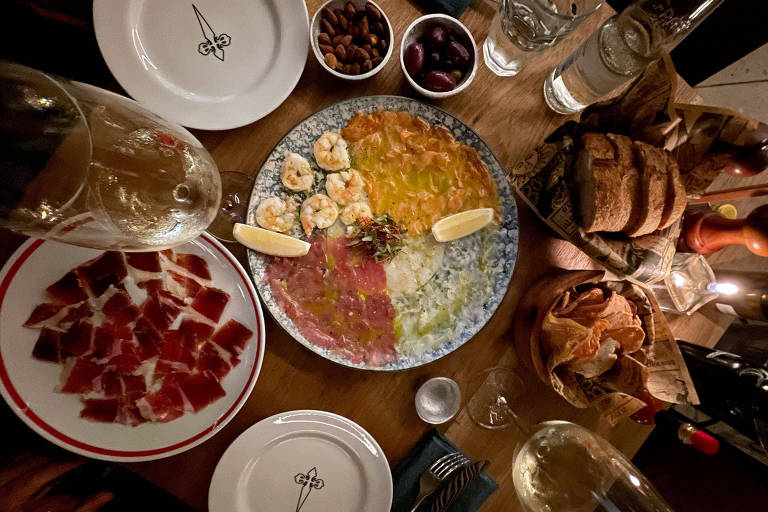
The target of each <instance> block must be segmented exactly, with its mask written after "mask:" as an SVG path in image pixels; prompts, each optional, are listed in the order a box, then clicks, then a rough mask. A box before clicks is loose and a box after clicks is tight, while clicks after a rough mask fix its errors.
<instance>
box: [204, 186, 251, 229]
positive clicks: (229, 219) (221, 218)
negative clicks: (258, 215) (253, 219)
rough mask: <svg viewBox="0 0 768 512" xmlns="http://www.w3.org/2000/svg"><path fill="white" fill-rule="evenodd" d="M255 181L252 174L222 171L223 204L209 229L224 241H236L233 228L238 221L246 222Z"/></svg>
mask: <svg viewBox="0 0 768 512" xmlns="http://www.w3.org/2000/svg"><path fill="white" fill-rule="evenodd" d="M253 181H254V179H253V178H252V177H251V176H248V175H247V174H245V173H242V172H240V171H224V172H222V173H221V195H222V197H221V205H220V206H219V211H218V213H217V214H216V218H214V219H213V222H212V223H211V225H210V226H208V230H207V231H208V232H209V233H210V234H212V235H213V236H215V237H216V238H218V239H219V240H221V241H222V242H227V243H235V242H236V240H235V237H234V235H233V234H232V228H233V227H234V225H235V224H237V223H242V224H245V223H246V216H247V214H248V199H249V197H250V195H251V189H252V188H253Z"/></svg>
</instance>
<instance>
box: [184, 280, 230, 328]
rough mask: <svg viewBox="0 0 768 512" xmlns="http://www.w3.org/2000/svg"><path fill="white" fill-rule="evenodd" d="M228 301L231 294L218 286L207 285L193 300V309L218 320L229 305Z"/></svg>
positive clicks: (215, 320)
mask: <svg viewBox="0 0 768 512" xmlns="http://www.w3.org/2000/svg"><path fill="white" fill-rule="evenodd" d="M227 302H229V294H228V293H227V292H225V291H222V290H219V289H217V288H211V287H205V288H203V289H202V290H200V292H199V293H198V294H197V296H196V297H195V300H194V301H193V302H192V309H194V310H195V311H197V312H198V313H200V314H201V315H203V316H205V317H206V318H209V319H211V320H213V321H214V322H218V321H219V319H220V318H221V314H222V313H223V312H224V308H225V307H227Z"/></svg>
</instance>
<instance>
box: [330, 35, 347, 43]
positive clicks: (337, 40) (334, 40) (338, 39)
mask: <svg viewBox="0 0 768 512" xmlns="http://www.w3.org/2000/svg"><path fill="white" fill-rule="evenodd" d="M342 39H344V34H336V37H334V38H333V39H331V45H332V46H336V45H337V44H341V40H342Z"/></svg>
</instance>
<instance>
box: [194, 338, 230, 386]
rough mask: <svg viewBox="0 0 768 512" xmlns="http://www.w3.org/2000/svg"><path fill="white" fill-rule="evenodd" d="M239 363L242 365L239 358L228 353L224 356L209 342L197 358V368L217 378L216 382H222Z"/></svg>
mask: <svg viewBox="0 0 768 512" xmlns="http://www.w3.org/2000/svg"><path fill="white" fill-rule="evenodd" d="M238 363H240V360H239V359H238V358H236V357H232V356H231V355H230V354H229V353H226V352H225V353H224V354H223V355H222V353H221V349H219V348H217V347H216V345H214V344H213V343H210V342H209V343H206V344H205V345H203V348H202V349H200V355H199V356H198V357H197V362H196V363H195V368H197V370H198V371H200V372H201V373H209V374H210V375H213V376H215V378H216V380H219V381H220V380H221V379H223V378H224V377H225V376H226V375H227V374H228V373H229V371H230V370H231V369H232V368H234V367H235V366H237V365H238Z"/></svg>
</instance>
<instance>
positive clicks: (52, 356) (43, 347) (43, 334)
mask: <svg viewBox="0 0 768 512" xmlns="http://www.w3.org/2000/svg"><path fill="white" fill-rule="evenodd" d="M61 334H62V333H61V332H59V331H54V330H53V329H48V328H43V330H42V331H40V336H39V337H38V338H37V342H36V343H35V348H34V349H33V350H32V357H34V358H35V359H39V360H40V361H50V362H52V363H58V362H59V361H61V358H60V348H59V345H60V343H61Z"/></svg>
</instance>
